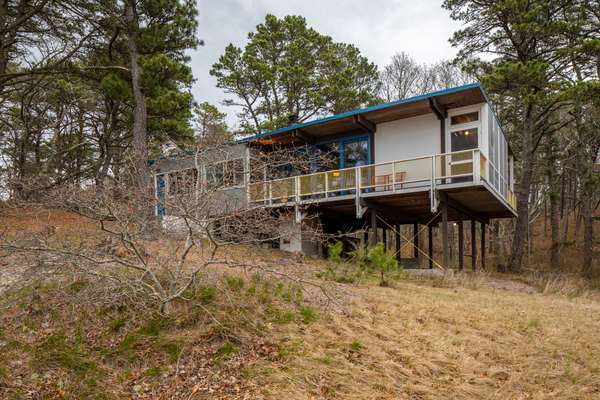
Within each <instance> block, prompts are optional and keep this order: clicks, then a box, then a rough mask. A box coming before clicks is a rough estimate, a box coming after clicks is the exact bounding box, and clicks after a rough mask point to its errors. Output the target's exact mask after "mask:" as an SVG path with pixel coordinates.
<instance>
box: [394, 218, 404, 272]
mask: <svg viewBox="0 0 600 400" xmlns="http://www.w3.org/2000/svg"><path fill="white" fill-rule="evenodd" d="M401 226H402V225H400V223H398V222H396V225H395V229H394V231H395V232H394V236H395V237H396V260H398V262H400V261H401V260H402V237H401V236H400V227H401Z"/></svg>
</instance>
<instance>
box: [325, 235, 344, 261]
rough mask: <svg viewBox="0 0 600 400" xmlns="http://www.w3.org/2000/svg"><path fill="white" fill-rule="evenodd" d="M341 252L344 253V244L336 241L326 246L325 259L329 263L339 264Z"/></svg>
mask: <svg viewBox="0 0 600 400" xmlns="http://www.w3.org/2000/svg"><path fill="white" fill-rule="evenodd" d="M342 251H344V244H343V243H342V242H340V241H339V240H337V241H336V242H335V243H334V244H330V245H328V246H327V258H328V259H329V261H331V262H333V263H336V264H339V263H340V262H342Z"/></svg>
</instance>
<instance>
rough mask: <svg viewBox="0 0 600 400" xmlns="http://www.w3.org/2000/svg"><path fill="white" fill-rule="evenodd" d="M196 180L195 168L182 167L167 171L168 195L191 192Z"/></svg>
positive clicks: (196, 171) (196, 172)
mask: <svg viewBox="0 0 600 400" xmlns="http://www.w3.org/2000/svg"><path fill="white" fill-rule="evenodd" d="M197 182H198V170H197V169H196V168H189V169H184V170H181V171H175V172H170V173H169V191H168V193H169V196H181V195H185V194H190V193H193V191H194V189H195V188H196V184H197Z"/></svg>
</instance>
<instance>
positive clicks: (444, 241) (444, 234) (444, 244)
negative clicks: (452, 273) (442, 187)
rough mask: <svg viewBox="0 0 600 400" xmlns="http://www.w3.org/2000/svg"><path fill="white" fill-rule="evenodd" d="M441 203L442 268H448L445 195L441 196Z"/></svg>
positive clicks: (448, 252)
mask: <svg viewBox="0 0 600 400" xmlns="http://www.w3.org/2000/svg"><path fill="white" fill-rule="evenodd" d="M441 197H442V199H443V201H442V203H441V204H440V205H441V207H442V253H443V260H444V265H443V267H444V268H448V267H449V266H450V251H449V249H448V203H447V202H446V195H445V193H444V194H443V195H442V196H441Z"/></svg>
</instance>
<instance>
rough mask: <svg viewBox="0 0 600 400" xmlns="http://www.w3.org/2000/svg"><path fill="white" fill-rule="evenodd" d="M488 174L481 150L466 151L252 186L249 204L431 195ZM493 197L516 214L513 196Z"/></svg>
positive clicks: (249, 191)
mask: <svg viewBox="0 0 600 400" xmlns="http://www.w3.org/2000/svg"><path fill="white" fill-rule="evenodd" d="M490 169H492V170H494V171H495V168H494V166H493V165H492V164H490V163H489V162H488V160H487V158H486V157H485V156H484V155H483V154H482V153H481V151H480V150H479V149H474V150H465V151H458V152H453V153H445V154H436V155H432V156H425V157H417V158H411V159H405V160H397V161H390V162H383V163H378V164H371V165H364V166H359V167H353V168H344V169H337V170H331V171H324V172H316V173H312V174H308V175H300V176H292V177H289V178H281V179H274V180H270V181H263V182H255V183H250V184H249V186H248V200H249V202H250V203H251V204H257V203H258V204H268V205H272V204H280V203H288V202H296V201H298V202H302V201H306V200H310V201H314V200H318V199H327V198H337V197H339V196H345V195H356V191H357V190H358V191H359V193H360V194H363V193H374V192H398V191H403V190H407V189H417V188H431V189H433V188H434V187H436V186H440V185H446V184H453V183H464V182H476V181H478V180H479V179H480V178H481V179H483V180H486V181H487V180H488V176H489V174H490ZM506 188H508V185H506ZM494 189H496V188H494ZM497 192H498V194H500V195H501V196H502V197H503V198H504V199H505V200H506V201H507V202H508V203H509V204H510V205H511V207H513V208H516V207H515V205H516V201H515V198H514V197H515V196H514V194H513V193H512V192H511V191H509V190H506V191H502V190H497ZM502 192H504V193H505V194H504V195H503V194H502Z"/></svg>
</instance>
